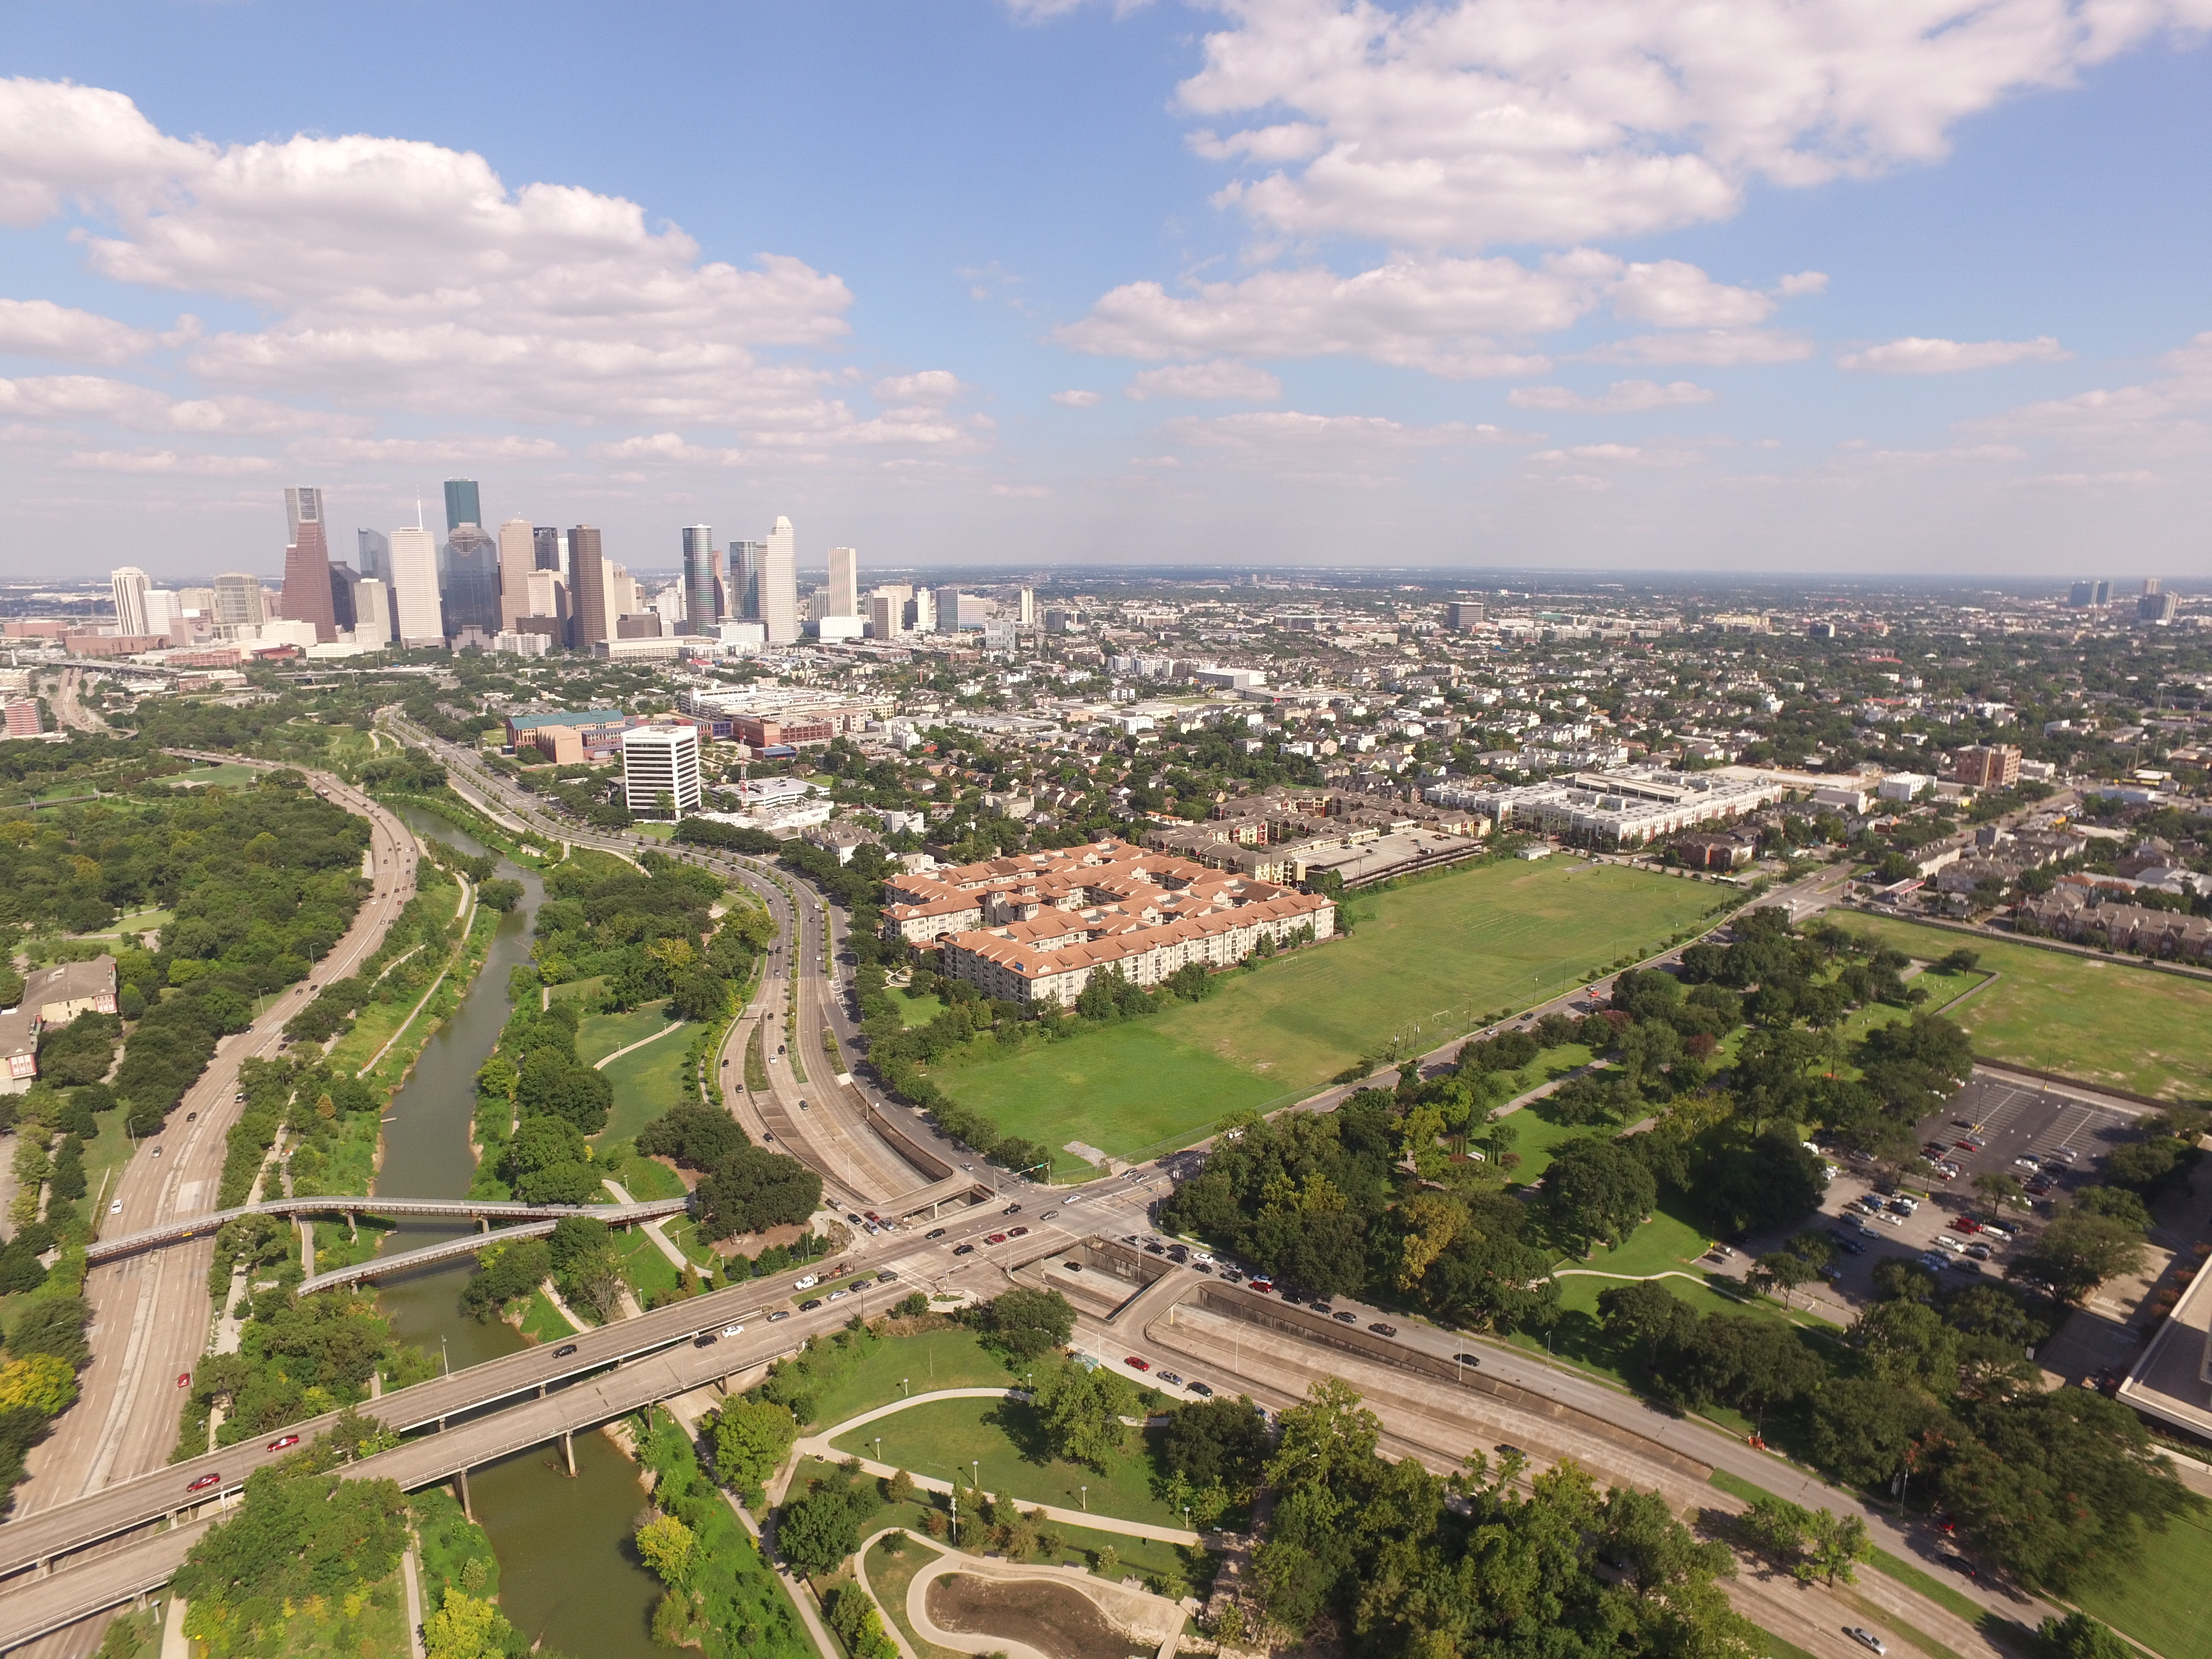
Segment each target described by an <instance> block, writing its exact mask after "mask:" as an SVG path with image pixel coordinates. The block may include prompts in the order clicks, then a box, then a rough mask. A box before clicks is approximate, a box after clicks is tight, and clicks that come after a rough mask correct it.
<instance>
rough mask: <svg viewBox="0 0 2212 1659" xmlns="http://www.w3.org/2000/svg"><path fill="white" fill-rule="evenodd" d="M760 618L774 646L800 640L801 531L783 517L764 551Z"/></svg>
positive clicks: (790, 643)
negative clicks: (796, 529)
mask: <svg viewBox="0 0 2212 1659" xmlns="http://www.w3.org/2000/svg"><path fill="white" fill-rule="evenodd" d="M760 607H761V614H760V619H761V621H762V622H763V623H766V624H767V625H768V642H769V644H770V645H795V644H797V643H798V642H799V532H797V531H795V530H793V528H792V527H791V520H788V519H786V518H782V517H779V518H778V519H777V520H776V521H775V527H774V528H773V529H771V530H770V531H769V532H768V540H767V542H766V543H764V544H763V548H762V553H761V581H760Z"/></svg>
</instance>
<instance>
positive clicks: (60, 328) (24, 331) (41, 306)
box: [0, 300, 154, 364]
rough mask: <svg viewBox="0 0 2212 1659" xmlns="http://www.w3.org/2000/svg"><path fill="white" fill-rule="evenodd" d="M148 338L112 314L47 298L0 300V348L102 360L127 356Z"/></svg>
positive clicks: (146, 346) (20, 353) (149, 337)
mask: <svg viewBox="0 0 2212 1659" xmlns="http://www.w3.org/2000/svg"><path fill="white" fill-rule="evenodd" d="M153 344H154V336H153V335H152V334H151V333H150V332H149V331H147V330H145V329H143V328H132V327H131V326H130V325H128V324H126V323H118V322H117V321H116V320H115V319H113V318H112V317H101V316H99V315H96V314H95V313H92V312H89V311H75V310H72V309H70V307H67V306H58V305H56V304H55V303H54V302H53V301H52V300H0V353H6V354H9V355H10V356H25V357H60V358H63V359H65V360H66V361H68V362H76V363H102V364H106V363H121V362H129V361H130V360H131V358H133V357H136V356H139V355H140V354H141V353H142V352H144V351H147V350H149V349H151V348H152V346H153Z"/></svg>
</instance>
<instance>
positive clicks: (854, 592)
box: [822, 547, 860, 617]
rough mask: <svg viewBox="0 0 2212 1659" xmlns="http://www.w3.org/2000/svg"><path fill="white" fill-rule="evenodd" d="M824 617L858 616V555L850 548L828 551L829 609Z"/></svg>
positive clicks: (836, 548)
mask: <svg viewBox="0 0 2212 1659" xmlns="http://www.w3.org/2000/svg"><path fill="white" fill-rule="evenodd" d="M822 614H823V616H825V617H857V616H859V615H860V550H859V549H857V548H851V547H833V548H831V549H830V550H829V609H828V610H826V611H823V613H822Z"/></svg>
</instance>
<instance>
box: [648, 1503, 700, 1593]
mask: <svg viewBox="0 0 2212 1659" xmlns="http://www.w3.org/2000/svg"><path fill="white" fill-rule="evenodd" d="M637 1553H639V1554H640V1555H641V1556H642V1557H644V1558H645V1565H647V1566H648V1567H651V1568H652V1569H653V1571H654V1572H655V1573H656V1574H658V1575H659V1578H660V1582H661V1583H664V1584H665V1585H667V1586H668V1587H669V1589H676V1590H680V1589H689V1588H690V1583H691V1575H692V1573H693V1571H696V1568H697V1566H698V1565H699V1541H698V1539H697V1538H696V1536H695V1535H694V1534H693V1533H692V1531H691V1528H689V1527H687V1526H685V1525H684V1522H681V1521H679V1520H678V1519H677V1518H676V1516H672V1515H655V1516H653V1518H652V1519H651V1520H649V1521H647V1522H646V1523H645V1524H644V1525H643V1526H641V1527H640V1528H638V1529H637Z"/></svg>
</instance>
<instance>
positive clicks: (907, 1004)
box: [884, 985, 945, 1026]
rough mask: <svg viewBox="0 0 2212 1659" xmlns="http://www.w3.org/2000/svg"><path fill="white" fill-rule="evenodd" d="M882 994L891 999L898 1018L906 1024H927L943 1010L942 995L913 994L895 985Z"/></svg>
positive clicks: (943, 1001)
mask: <svg viewBox="0 0 2212 1659" xmlns="http://www.w3.org/2000/svg"><path fill="white" fill-rule="evenodd" d="M884 995H885V996H887V997H889V998H890V1000H891V1006H892V1007H894V1008H896V1009H897V1010H898V1017H899V1018H900V1019H901V1020H902V1021H903V1022H904V1023H905V1024H907V1025H908V1026H915V1025H927V1024H929V1022H930V1021H932V1020H933V1019H935V1018H937V1017H938V1016H939V1014H941V1013H943V1012H945V1000H944V999H943V998H942V997H936V996H927V997H918V996H914V995H911V994H908V992H906V991H903V990H902V989H900V988H899V987H897V986H896V985H894V986H892V987H890V989H889V990H887V991H885V992H884Z"/></svg>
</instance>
